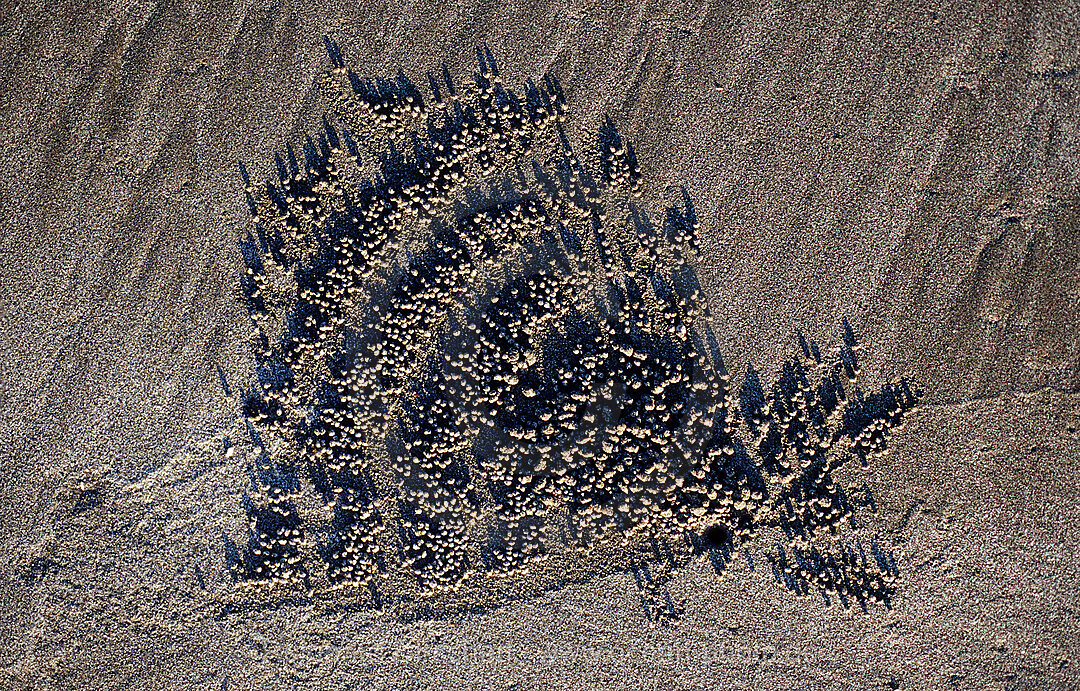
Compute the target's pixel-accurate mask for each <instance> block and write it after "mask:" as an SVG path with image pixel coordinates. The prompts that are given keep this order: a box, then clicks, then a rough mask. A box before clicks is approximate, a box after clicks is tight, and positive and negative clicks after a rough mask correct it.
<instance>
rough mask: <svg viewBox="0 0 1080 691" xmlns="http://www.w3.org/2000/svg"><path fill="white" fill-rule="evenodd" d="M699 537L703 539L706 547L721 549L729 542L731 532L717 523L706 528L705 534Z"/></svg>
mask: <svg viewBox="0 0 1080 691" xmlns="http://www.w3.org/2000/svg"><path fill="white" fill-rule="evenodd" d="M701 537H702V538H703V539H704V541H705V546H706V547H709V548H716V547H723V546H724V545H726V544H728V543H729V542H731V531H730V530H728V527H727V526H726V525H723V524H722V523H718V524H716V525H710V526H709V527H708V528H706V529H705V532H703V533H702V534H701Z"/></svg>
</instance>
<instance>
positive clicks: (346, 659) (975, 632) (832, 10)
mask: <svg viewBox="0 0 1080 691" xmlns="http://www.w3.org/2000/svg"><path fill="white" fill-rule="evenodd" d="M0 27H2V31H0V42H2V46H3V47H2V49H0V60H2V63H0V69H2V75H3V76H2V85H3V88H2V89H0V104H2V105H0V115H2V117H0V152H2V153H0V156H2V165H0V195H2V196H0V200H2V202H3V209H4V213H3V215H2V217H0V232H2V240H0V253H2V255H0V256H2V261H0V277H2V278H0V286H2V289H3V290H2V293H0V322H2V323H0V353H2V356H3V357H2V359H0V416H2V420H0V468H2V473H0V475H2V479H0V516H2V518H0V520H2V526H3V534H2V536H0V601H2V602H4V603H8V604H7V606H5V607H4V608H3V611H2V613H0V686H4V687H5V688H20V689H21V688H35V689H36V688H43V689H44V688H64V689H72V688H214V689H217V688H324V687H325V688H336V689H344V688H354V689H363V688H369V687H378V688H401V689H410V688H429V687H431V688H462V687H468V688H503V689H508V688H519V689H529V688H541V687H546V688H605V689H607V688H628V689H629V688H656V689H667V688H672V689H681V688H694V687H701V688H768V689H772V688H792V689H807V688H912V689H923V688H1001V689H1006V688H1009V689H1018V688H1051V689H1058V688H1075V687H1077V686H1080V670H1078V668H1080V644H1078V643H1077V642H1076V640H1077V636H1076V635H1075V631H1076V630H1078V629H1080V613H1078V607H1080V565H1078V562H1077V559H1078V558H1080V503H1078V500H1080V490H1078V481H1080V460H1077V459H1078V458H1080V434H1078V433H1077V427H1078V426H1080V393H1078V389H1080V323H1078V322H1080V310H1077V309H1076V307H1075V305H1076V304H1077V303H1078V302H1080V268H1078V262H1080V206H1078V204H1080V183H1078V180H1080V177H1078V173H1080V159H1078V156H1080V102H1078V97H1080V95H1078V90H1080V14H1078V12H1077V10H1076V8H1075V7H1074V6H1073V4H1072V3H1069V2H1044V3H1015V4H1014V3H998V4H997V5H995V4H992V3H941V4H939V5H934V4H912V3H904V4H902V5H898V6H897V7H894V8H889V7H873V8H870V7H866V6H864V5H863V4H862V3H846V4H836V5H825V4H816V5H807V4H805V3H791V4H787V3H771V4H762V5H760V6H753V5H749V4H747V5H746V6H740V7H734V8H733V7H728V6H725V5H717V4H714V3H708V2H705V3H691V2H675V3H671V4H667V3H651V2H647V3H625V4H602V3H576V2H571V3H565V2H555V3H545V2H506V3H499V4H492V3H485V2H453V3H443V4H431V5H428V4H424V3H420V2H405V3H367V2H363V3H360V4H359V5H357V4H354V3H304V2H298V1H297V2H268V3H258V4H244V3H235V4H221V3H201V4H193V3H175V2H161V3H153V2H122V3H109V2H87V3H59V4H55V5H52V4H48V3H38V4H28V3H25V2H19V3H14V4H12V3H7V4H6V5H5V6H4V8H3V10H2V11H0ZM324 33H328V34H330V35H331V36H333V37H334V38H336V39H337V40H338V42H339V43H340V45H341V46H342V49H343V51H344V53H345V57H346V60H347V62H348V63H349V65H350V66H352V67H354V68H355V69H356V70H357V72H359V73H360V74H361V75H371V76H387V77H389V76H393V75H394V74H396V73H397V70H398V69H399V68H402V69H404V71H405V73H406V74H407V75H409V76H411V77H413V78H414V79H415V80H416V81H417V82H420V80H421V79H422V77H423V74H424V73H425V72H426V71H428V70H432V69H435V68H438V67H439V66H440V65H441V63H443V62H446V63H448V64H449V66H450V68H451V70H452V71H455V72H457V73H458V74H462V75H464V74H467V73H469V72H470V71H471V70H472V68H473V61H474V55H475V54H474V52H473V48H474V46H476V45H478V44H487V45H489V46H490V47H491V49H492V51H493V53H494V54H495V55H496V57H497V58H498V59H499V61H500V66H501V68H502V72H503V75H504V79H505V80H506V82H507V83H509V84H518V83H520V82H522V81H523V80H524V79H525V78H527V77H533V76H539V75H542V74H543V73H545V72H551V73H552V74H554V75H556V76H557V77H559V79H560V80H561V82H562V85H563V88H564V90H565V92H566V95H567V99H568V107H569V113H570V116H571V117H570V123H569V125H570V132H571V137H572V138H574V137H576V138H577V139H578V141H581V142H586V143H587V142H588V141H590V138H591V137H592V136H593V135H592V133H593V132H595V128H596V126H597V125H598V123H599V121H600V118H601V117H602V115H604V114H607V115H610V116H611V117H612V119H613V120H614V121H615V122H616V123H617V125H618V126H619V128H620V130H621V131H622V133H623V134H624V135H626V136H628V137H629V139H630V140H631V141H633V142H634V144H635V146H636V147H637V152H638V156H639V159H640V161H641V164H642V167H643V169H644V171H645V183H646V188H645V199H646V200H653V203H654V205H655V207H654V208H659V205H660V203H661V202H662V200H665V199H667V200H672V199H674V195H676V194H677V193H678V186H679V185H686V187H687V189H688V191H689V192H690V195H691V197H692V198H693V200H694V202H695V204H696V206H697V208H698V211H699V215H700V217H701V219H702V232H703V235H704V241H703V242H704V245H705V249H706V251H707V254H708V260H707V263H706V264H705V265H703V266H701V267H700V275H701V278H702V281H703V284H704V285H705V287H706V288H707V290H708V292H709V297H710V301H711V306H712V310H713V314H714V316H715V321H714V324H713V328H714V330H715V331H716V333H717V336H718V337H719V338H720V340H721V346H722V348H723V352H724V353H725V355H726V357H727V358H728V365H729V367H730V368H731V369H732V370H733V371H735V372H741V371H742V370H743V369H745V366H746V364H747V363H748V362H751V361H752V362H753V363H754V365H755V366H757V367H759V369H761V370H763V371H764V372H766V373H769V374H771V373H772V372H773V370H772V369H771V368H774V367H775V366H776V365H777V364H779V363H780V361H781V359H782V358H783V357H784V356H787V355H790V354H792V353H793V352H794V350H795V340H794V332H795V329H796V328H799V329H802V330H803V331H804V332H805V333H807V335H808V336H811V337H813V338H816V339H817V340H819V341H820V342H823V343H833V342H836V341H838V339H839V322H840V319H841V318H842V317H845V316H846V317H848V318H849V319H850V320H851V322H852V324H853V326H854V327H855V330H856V332H857V333H858V334H859V335H860V338H861V340H862V342H863V343H864V345H865V347H866V356H867V364H866V366H865V371H866V377H867V378H868V379H870V380H871V381H876V382H881V381H885V380H889V379H893V378H896V377H898V376H900V375H902V374H905V373H906V374H909V375H910V376H912V377H914V378H915V379H916V380H918V381H920V382H921V383H922V385H923V387H924V389H925V390H926V396H925V402H924V405H923V407H922V408H921V410H919V411H918V412H916V413H915V414H914V415H913V416H912V419H911V420H912V421H911V424H909V425H908V426H907V428H906V429H905V430H904V432H903V433H902V434H900V435H899V436H897V437H895V438H894V440H893V442H892V444H891V449H892V450H891V451H890V452H889V454H888V455H886V456H885V457H884V458H883V459H880V460H879V461H877V462H876V463H875V464H873V465H871V467H870V468H869V470H867V471H866V472H865V473H864V474H863V475H862V476H860V477H861V479H862V480H863V481H865V482H866V483H867V485H868V487H869V488H870V489H871V490H872V492H873V494H874V497H875V498H876V500H877V503H878V506H879V509H880V515H879V517H878V518H877V519H875V520H876V521H877V522H878V524H879V525H878V526H877V527H878V528H879V530H880V532H881V533H882V534H884V535H887V536H888V537H889V538H890V539H891V540H892V542H893V543H894V545H895V548H896V552H897V557H898V560H899V561H900V567H901V582H900V589H899V592H898V595H897V598H896V602H895V604H894V607H893V609H892V610H891V611H890V610H885V609H884V608H877V609H871V611H870V613H869V614H862V613H861V611H859V610H858V608H854V609H853V610H849V611H845V610H841V609H840V608H838V607H837V606H833V607H831V608H826V607H825V605H824V603H823V602H822V601H821V600H820V599H807V600H799V599H796V598H795V597H794V595H793V594H791V593H790V592H788V591H786V590H783V589H782V588H780V587H779V586H778V585H777V584H776V583H775V582H773V579H772V575H771V574H770V573H768V571H767V569H765V568H762V567H761V566H760V565H758V568H757V569H756V570H751V569H750V567H749V565H748V564H746V562H745V561H743V562H739V561H736V563H735V565H734V566H733V568H732V569H731V571H730V572H729V574H728V575H727V577H726V578H725V579H724V580H722V581H721V580H718V579H717V578H716V576H715V574H713V573H712V571H711V570H710V569H708V568H706V567H705V565H704V564H701V565H699V566H700V568H696V569H695V568H690V569H686V570H684V571H682V572H680V574H679V575H678V576H677V578H676V579H675V580H674V581H673V582H672V584H671V590H672V591H673V594H677V595H678V596H680V597H685V598H687V611H686V614H685V616H684V617H683V618H682V619H681V620H680V621H678V622H675V623H674V624H672V625H670V626H668V627H660V628H655V629H651V628H649V626H648V622H647V620H646V619H645V617H644V616H643V615H642V612H641V608H640V605H639V603H638V602H637V600H636V597H637V596H636V593H635V591H634V588H633V583H632V579H631V578H630V577H629V576H628V575H625V574H620V575H613V576H608V577H604V578H601V579H597V580H593V581H591V582H588V583H585V584H581V585H575V586H571V587H568V588H566V589H563V590H560V591H557V592H553V593H549V594H548V595H546V596H544V597H543V598H541V599H539V600H531V601H524V602H520V603H517V604H515V605H512V606H509V607H504V608H501V609H497V610H495V611H492V612H489V613H487V614H478V615H470V616H459V617H454V618H451V619H448V620H437V621H431V622H418V623H411V624H399V623H394V622H389V621H382V620H380V619H378V618H377V617H372V616H371V615H370V614H369V613H364V612H357V613H341V614H325V613H323V614H319V613H315V612H311V611H308V610H305V609H304V608H303V607H282V608H277V609H269V610H267V611H261V612H254V613H249V614H245V615H243V616H231V617H225V618H216V617H215V614H216V613H217V610H216V609H215V608H214V606H213V602H214V601H215V600H214V598H215V597H216V596H215V593H220V592H221V590H222V589H224V588H227V587H228V579H227V576H226V574H225V567H224V559H223V556H222V551H221V537H220V536H221V533H222V530H223V527H224V526H229V525H239V524H240V523H241V522H242V521H243V513H242V510H241V509H240V507H239V503H238V497H239V496H240V492H241V490H242V485H243V483H244V482H245V479H244V478H243V477H242V476H241V475H240V474H239V473H237V471H236V469H235V468H232V467H230V466H229V464H228V463H227V462H224V461H223V462H219V463H208V462H206V459H207V458H212V457H214V453H213V452H214V450H216V449H218V448H219V446H218V445H219V444H220V436H221V434H222V430H223V429H224V428H225V427H226V425H228V424H230V423H231V421H232V420H234V419H235V417H236V411H237V406H238V403H237V400H236V399H235V398H230V397H227V396H226V395H225V394H224V392H223V391H222V388H221V386H220V383H219V380H218V377H217V374H216V372H215V365H220V366H221V367H222V369H223V371H224V372H225V374H226V376H227V378H228V379H229V381H230V382H234V383H236V382H245V381H248V377H249V372H250V366H251V365H250V360H249V359H248V356H247V355H246V352H245V351H246V342H245V337H246V334H247V329H248V321H247V317H246V315H245V314H244V313H243V309H242V307H241V305H240V304H239V303H238V301H237V299H236V294H235V290H234V289H235V286H236V285H237V280H238V275H239V271H240V270H241V266H242V263H241V260H240V257H239V251H238V248H237V244H236V241H237V238H238V237H239V233H240V232H241V230H242V229H243V228H244V227H246V224H248V223H249V220H248V215H247V210H246V206H245V202H244V199H243V195H242V189H241V184H240V181H239V176H238V174H237V169H236V161H237V159H242V160H244V161H245V162H247V164H248V167H249V169H251V170H252V172H253V173H254V174H255V175H256V176H259V177H261V176H262V175H264V174H265V173H267V172H269V170H270V168H269V162H270V161H271V155H272V152H273V151H274V150H275V149H279V148H281V146H282V145H283V144H284V143H285V142H287V141H294V142H295V141H297V140H298V139H299V138H300V137H302V135H304V134H306V133H307V132H308V131H309V130H311V129H312V128H313V127H314V126H315V124H316V123H317V122H318V118H319V116H320V115H321V114H322V112H323V111H324V105H323V104H322V103H320V101H319V98H318V97H317V96H316V92H315V90H314V89H313V81H314V79H315V77H316V75H317V73H318V72H319V70H321V69H322V68H324V67H325V66H326V59H325V53H324V48H323V43H322V36H323V34H324ZM714 84H717V85H718V87H717V86H715V85H714ZM219 455H220V454H219Z"/></svg>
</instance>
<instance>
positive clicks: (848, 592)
mask: <svg viewBox="0 0 1080 691" xmlns="http://www.w3.org/2000/svg"><path fill="white" fill-rule="evenodd" d="M870 549H871V554H870V556H869V557H868V556H867V554H866V548H865V547H864V546H862V545H860V544H857V543H856V544H845V543H839V544H837V545H836V546H835V547H832V548H830V549H827V550H825V551H822V550H820V549H819V548H818V547H816V546H814V547H810V548H808V549H805V550H804V549H799V548H793V549H792V550H791V554H790V557H789V555H788V554H787V553H786V552H785V551H784V550H783V548H780V549H779V554H778V556H775V557H773V558H772V559H771V560H770V561H771V565H772V569H773V573H774V575H775V576H776V578H777V580H780V581H782V582H783V583H784V584H785V585H786V586H787V587H788V588H789V589H790V590H792V591H793V592H795V593H797V594H798V595H801V596H809V595H811V594H812V592H813V591H819V592H821V593H823V594H825V596H826V597H828V595H830V594H831V595H835V596H836V597H838V598H839V599H840V601H841V602H842V603H843V604H844V605H845V606H847V605H848V604H850V601H851V600H855V601H857V602H859V603H861V604H863V605H864V606H865V604H866V603H867V602H871V603H887V602H888V600H889V597H890V596H891V594H892V593H893V592H894V590H895V585H896V580H897V575H898V574H899V571H898V569H897V567H896V560H895V558H894V557H893V555H892V554H891V553H890V552H887V551H886V550H884V549H882V548H881V547H880V546H878V545H877V543H872V544H871V547H870Z"/></svg>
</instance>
